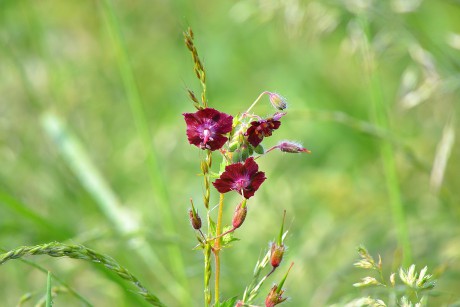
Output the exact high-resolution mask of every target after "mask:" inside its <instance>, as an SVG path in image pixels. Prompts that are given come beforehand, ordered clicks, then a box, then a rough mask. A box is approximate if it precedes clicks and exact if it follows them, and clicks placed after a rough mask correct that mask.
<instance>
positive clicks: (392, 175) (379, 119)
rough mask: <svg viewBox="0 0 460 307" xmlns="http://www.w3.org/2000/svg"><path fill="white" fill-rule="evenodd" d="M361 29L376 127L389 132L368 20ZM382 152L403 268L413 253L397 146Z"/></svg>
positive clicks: (385, 143)
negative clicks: (397, 164) (400, 183)
mask: <svg viewBox="0 0 460 307" xmlns="http://www.w3.org/2000/svg"><path fill="white" fill-rule="evenodd" d="M360 22H361V26H362V29H363V31H364V34H365V35H364V39H363V44H364V46H363V47H364V48H363V58H364V64H365V67H364V69H365V74H366V76H367V78H368V84H369V86H370V91H371V100H372V117H373V121H374V123H375V124H376V126H378V127H380V128H381V129H383V130H385V131H388V130H389V121H388V115H387V109H386V107H385V98H384V96H383V92H382V85H381V82H380V76H379V74H378V71H377V68H376V65H377V64H376V63H375V58H374V54H373V53H372V51H371V49H370V46H369V45H370V43H369V41H370V34H369V25H368V21H367V19H366V17H365V16H361V18H360ZM380 152H381V156H382V160H383V170H384V173H385V181H386V186H387V189H388V193H389V200H390V201H389V202H390V206H391V212H392V215H393V220H394V223H395V225H396V233H397V240H398V244H399V246H400V247H401V248H402V251H403V259H402V262H403V265H409V264H410V263H412V255H411V254H412V252H411V245H410V240H409V232H408V228H407V221H406V216H405V211H404V206H403V203H402V199H401V191H400V187H399V179H398V174H397V171H396V162H395V158H394V150H393V144H392V143H391V142H389V141H386V140H385V139H382V141H381V143H380Z"/></svg>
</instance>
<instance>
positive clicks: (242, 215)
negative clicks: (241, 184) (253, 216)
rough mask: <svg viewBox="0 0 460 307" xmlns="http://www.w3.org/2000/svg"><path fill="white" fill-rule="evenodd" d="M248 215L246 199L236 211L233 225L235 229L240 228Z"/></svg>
mask: <svg viewBox="0 0 460 307" xmlns="http://www.w3.org/2000/svg"><path fill="white" fill-rule="evenodd" d="M247 213H248V207H246V199H244V200H243V201H242V202H241V203H239V204H238V206H237V207H236V209H235V213H234V214H233V219H232V225H233V228H234V229H237V228H239V227H240V226H241V225H242V224H243V222H244V220H245V219H246V214H247Z"/></svg>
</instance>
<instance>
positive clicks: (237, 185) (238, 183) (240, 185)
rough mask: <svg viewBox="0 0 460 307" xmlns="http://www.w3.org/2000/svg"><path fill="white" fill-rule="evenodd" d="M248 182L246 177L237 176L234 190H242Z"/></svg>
mask: <svg viewBox="0 0 460 307" xmlns="http://www.w3.org/2000/svg"><path fill="white" fill-rule="evenodd" d="M249 184H250V180H249V179H248V178H239V179H237V180H235V190H236V191H241V190H244V189H245V188H246V187H247V186H248V185H249Z"/></svg>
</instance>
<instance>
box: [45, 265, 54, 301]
mask: <svg viewBox="0 0 460 307" xmlns="http://www.w3.org/2000/svg"><path fill="white" fill-rule="evenodd" d="M52 301H53V297H52V295H51V272H49V271H48V277H47V279H46V307H51V306H52V304H53V303H52Z"/></svg>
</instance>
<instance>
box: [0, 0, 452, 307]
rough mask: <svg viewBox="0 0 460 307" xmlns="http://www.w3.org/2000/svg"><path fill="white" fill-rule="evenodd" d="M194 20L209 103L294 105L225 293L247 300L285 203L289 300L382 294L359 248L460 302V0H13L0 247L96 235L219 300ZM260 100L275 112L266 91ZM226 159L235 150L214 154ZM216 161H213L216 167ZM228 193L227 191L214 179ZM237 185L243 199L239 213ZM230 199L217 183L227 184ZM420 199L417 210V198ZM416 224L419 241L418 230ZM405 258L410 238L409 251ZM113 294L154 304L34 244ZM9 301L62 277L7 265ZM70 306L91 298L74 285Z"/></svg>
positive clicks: (9, 0) (170, 290) (189, 291)
mask: <svg viewBox="0 0 460 307" xmlns="http://www.w3.org/2000/svg"><path fill="white" fill-rule="evenodd" d="M188 26H191V27H192V28H193V30H194V32H195V36H196V45H197V48H198V52H199V54H200V56H201V58H202V60H203V62H204V65H205V68H206V70H207V74H208V95H209V96H208V97H209V100H210V105H211V106H212V107H215V108H218V109H219V110H221V111H223V112H226V113H230V114H237V113H238V112H242V111H244V110H245V109H247V108H248V106H249V105H250V104H251V103H252V101H253V100H254V99H255V98H256V97H257V96H258V95H259V93H261V92H262V91H265V90H268V91H277V92H279V93H281V94H282V95H284V96H285V97H286V98H287V99H288V101H289V109H288V115H287V116H285V117H284V118H283V124H282V126H281V129H279V130H278V131H276V132H275V133H274V135H273V136H272V137H270V138H268V139H266V140H265V141H264V145H265V147H266V148H268V147H269V146H270V145H274V144H276V143H277V142H278V141H279V140H282V139H290V140H296V141H301V142H302V143H303V144H304V145H305V147H307V148H309V149H310V150H312V152H313V153H312V154H311V155H287V154H281V153H279V152H272V153H271V154H269V155H267V156H266V157H264V158H262V159H260V160H259V161H260V167H261V169H262V170H263V171H265V172H266V175H267V177H268V180H267V181H266V183H264V185H262V187H261V189H260V191H259V192H258V193H257V194H256V196H255V197H254V198H252V199H251V200H250V202H249V205H250V208H249V214H248V218H247V221H246V222H245V224H244V225H243V226H242V228H241V229H240V230H239V231H238V234H237V237H239V238H240V239H241V241H240V242H237V243H235V244H234V247H233V248H231V249H227V250H225V251H224V252H223V254H222V257H223V260H222V261H223V264H222V297H232V296H236V295H237V296H239V297H241V295H242V293H243V291H244V287H245V285H246V284H248V283H249V282H250V281H251V278H252V270H253V266H254V264H255V262H256V260H257V259H258V257H259V256H260V255H261V254H262V252H264V249H266V248H267V247H268V242H269V241H270V240H273V239H274V237H275V236H276V234H277V229H278V227H279V223H280V220H281V215H282V211H283V210H284V209H286V210H287V224H288V226H289V234H288V237H287V242H286V244H287V245H288V246H289V249H288V251H287V254H286V255H285V263H284V266H282V267H281V268H280V269H279V270H278V271H277V272H276V273H275V274H274V275H273V276H272V277H271V278H273V279H272V280H270V282H268V283H267V284H266V285H265V286H264V288H263V289H262V293H261V295H260V297H259V302H260V303H262V302H263V299H264V297H265V295H266V293H268V291H269V288H270V287H271V283H272V282H277V281H279V280H280V278H281V276H282V275H283V274H284V272H285V270H286V268H287V264H288V263H289V262H291V261H294V262H295V266H294V268H295V269H294V270H293V271H292V272H291V274H290V276H289V278H288V280H287V282H286V289H287V292H286V294H287V296H289V297H290V303H287V304H286V305H290V306H324V305H328V304H334V303H337V304H339V305H340V304H343V303H344V302H347V301H349V300H351V299H353V298H356V297H360V296H363V295H366V292H363V291H360V290H358V289H355V288H353V286H352V284H353V283H354V282H357V281H359V279H360V278H361V277H363V276H364V275H363V274H364V273H363V272H362V271H360V270H359V269H356V268H354V267H353V266H352V264H353V262H354V261H355V260H356V258H357V255H356V247H357V246H358V245H359V244H364V245H365V246H367V248H368V249H369V251H370V252H371V253H372V254H373V255H375V256H377V254H380V255H381V256H382V258H383V261H384V267H385V269H386V271H387V272H390V270H395V269H397V268H398V266H400V265H401V262H402V256H401V254H402V253H401V251H402V249H403V248H404V246H405V247H406V248H407V246H408V245H410V248H411V252H412V253H411V256H412V257H411V259H407V258H406V260H409V261H410V263H415V264H417V267H418V268H419V269H421V268H422V267H423V266H425V265H428V267H429V269H430V271H431V272H433V270H435V271H436V272H438V273H439V275H437V278H438V279H439V281H438V284H437V287H436V290H435V292H434V293H435V294H436V296H435V297H431V298H430V301H429V305H431V306H442V305H448V304H453V303H454V302H456V301H458V300H459V295H458V289H459V288H460V262H459V260H460V226H459V225H460V223H459V218H460V206H459V205H460V196H459V194H458V191H457V189H458V188H459V187H460V176H458V173H457V171H458V170H459V169H460V165H459V163H460V160H459V157H460V154H459V153H460V150H459V147H458V134H457V133H456V132H457V128H458V120H457V119H456V117H458V112H459V111H458V110H459V109H458V103H459V86H460V74H459V72H460V2H459V1H454V0H452V1H447V0H446V1H422V0H407V1H404V0H392V1H359V0H343V1H339V0H330V1H306V0H305V1H302V0H285V1H283V0H260V1H256V0H247V1H244V0H232V1H203V0H199V1H183V0H172V1H146V0H135V1H121V0H118V1H115V0H114V1H110V0H107V1H103V0H100V1H95V0H93V1H58V0H42V1H31V0H1V1H0V163H1V164H0V165H1V167H0V247H1V248H2V249H12V248H14V247H17V246H21V245H35V244H40V243H45V242H50V241H54V240H56V241H62V242H68V243H82V244H85V245H87V246H89V247H91V248H93V249H95V250H97V251H99V252H101V253H104V254H108V255H111V256H112V257H114V258H115V259H117V260H118V261H119V262H120V263H121V264H122V265H124V266H125V267H127V268H128V269H129V270H130V271H131V272H132V273H133V274H134V275H136V276H138V277H139V279H140V280H141V281H142V282H143V283H144V284H145V285H147V286H148V288H149V289H150V290H151V291H152V292H153V293H154V294H156V295H158V296H159V297H160V298H161V299H162V300H163V301H164V302H165V303H166V304H167V305H168V306H201V305H202V302H203V292H202V290H203V288H202V279H203V278H202V270H203V269H202V253H201V252H200V251H192V248H193V247H194V246H195V244H196V240H195V235H194V233H193V231H192V229H191V227H190V225H189V220H188V216H187V210H188V208H189V198H193V199H194V200H195V203H196V204H197V207H198V210H199V212H204V210H203V208H202V205H200V200H201V194H202V186H201V184H202V178H201V177H198V176H197V174H198V173H199V172H200V168H199V159H200V152H199V150H198V149H196V148H195V147H194V146H191V145H189V144H188V142H187V139H186V136H185V123H184V121H183V118H182V115H181V114H182V113H184V112H193V111H194V109H193V107H192V104H191V103H190V101H189V100H188V97H187V94H186V89H187V88H191V89H192V90H195V91H196V92H198V93H199V90H200V88H199V83H198V81H197V80H196V79H195V76H194V73H193V70H192V67H193V63H192V61H191V58H190V54H189V52H188V50H187V49H186V48H185V46H184V45H183V37H182V31H184V30H185V29H186V28H187V27H188ZM255 112H256V113H258V114H260V115H262V116H265V115H269V114H271V113H272V112H273V110H272V109H271V106H270V104H269V103H268V100H267V99H264V100H263V101H262V102H261V103H260V104H259V105H258V106H257V107H256V109H255ZM215 157H216V158H217V156H215ZM217 166H218V163H215V167H217ZM214 196H215V195H214ZM237 200H238V198H237V197H236V195H229V196H227V197H226V209H225V221H226V222H227V223H229V222H230V217H231V215H232V212H233V208H234V205H236V203H237ZM212 203H216V198H213V199H212ZM401 209H402V210H401ZM405 229H407V233H408V238H409V244H408V242H404V230H405ZM405 255H406V257H407V256H408V254H407V253H406V254H405ZM28 259H29V260H31V261H33V262H36V263H38V264H40V265H41V266H42V267H44V268H46V269H49V270H51V271H52V272H53V273H54V274H56V275H57V276H59V277H60V278H61V279H62V280H64V281H65V282H67V283H68V284H70V285H71V286H72V287H73V288H74V289H75V290H76V291H78V292H79V293H80V294H81V295H82V296H84V297H85V298H86V299H87V300H88V301H90V302H91V303H92V304H94V305H95V306H144V305H146V304H145V303H144V302H143V301H142V300H141V299H140V298H139V297H138V296H137V295H136V294H135V293H134V291H133V288H132V287H131V286H130V285H128V284H126V283H124V282H121V281H119V278H117V277H116V276H114V275H113V274H110V273H106V272H105V271H104V270H103V269H101V268H98V266H95V265H92V264H88V263H85V262H82V261H77V260H69V259H52V258H49V257H44V256H42V257H33V258H28ZM0 284H1V287H0V297H1V304H0V305H2V306H15V305H16V304H17V302H18V301H19V299H20V297H21V296H22V295H23V294H25V293H32V294H34V295H35V296H34V298H33V299H32V300H31V303H29V305H33V302H36V301H37V300H38V299H39V298H40V297H41V295H43V294H44V291H45V287H46V274H43V273H42V272H40V271H39V270H37V269H35V268H33V267H32V266H30V265H28V264H25V263H22V262H20V261H11V262H8V263H6V264H4V265H2V266H1V267H0ZM55 302H56V306H79V305H81V302H79V301H78V300H76V299H75V298H74V297H73V296H71V295H69V294H60V295H58V297H57V298H56V299H55Z"/></svg>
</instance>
